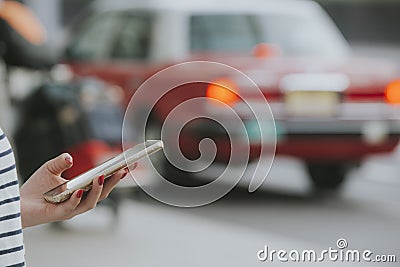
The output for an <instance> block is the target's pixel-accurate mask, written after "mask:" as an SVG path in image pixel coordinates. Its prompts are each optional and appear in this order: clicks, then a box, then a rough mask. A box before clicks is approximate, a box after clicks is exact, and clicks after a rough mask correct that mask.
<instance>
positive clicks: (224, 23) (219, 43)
mask: <svg viewBox="0 0 400 267" xmlns="http://www.w3.org/2000/svg"><path fill="white" fill-rule="evenodd" d="M259 37H260V36H259V34H258V32H257V28H256V25H255V24H254V20H253V19H252V18H251V16H247V15H236V14H232V15H230V14H223V15H222V14H221V15H219V14H216V15H194V16H192V17H191V19H190V48H191V50H192V51H198V52H200V51H215V52H223V51H225V52H249V51H251V49H252V48H254V46H255V45H257V43H259V42H260V41H261V39H260V38H259Z"/></svg>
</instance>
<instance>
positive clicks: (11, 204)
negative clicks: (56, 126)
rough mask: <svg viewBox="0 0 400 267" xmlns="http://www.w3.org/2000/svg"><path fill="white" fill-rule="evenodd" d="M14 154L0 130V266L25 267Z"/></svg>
mask: <svg viewBox="0 0 400 267" xmlns="http://www.w3.org/2000/svg"><path fill="white" fill-rule="evenodd" d="M24 254H25V251H24V244H23V237H22V227H21V207H20V196H19V186H18V179H17V171H16V167H15V159H14V154H13V151H12V149H11V146H10V143H9V142H8V140H7V137H6V136H5V134H4V133H3V131H2V130H1V129H0V266H25V259H24Z"/></svg>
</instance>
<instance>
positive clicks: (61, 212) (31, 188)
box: [0, 1, 128, 266]
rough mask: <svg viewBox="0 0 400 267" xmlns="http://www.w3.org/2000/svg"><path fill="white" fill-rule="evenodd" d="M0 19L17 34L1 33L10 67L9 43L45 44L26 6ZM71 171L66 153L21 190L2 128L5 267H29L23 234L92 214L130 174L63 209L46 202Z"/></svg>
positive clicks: (1, 262) (0, 254)
mask: <svg viewBox="0 0 400 267" xmlns="http://www.w3.org/2000/svg"><path fill="white" fill-rule="evenodd" d="M0 19H1V20H2V21H1V23H2V25H3V26H4V23H6V24H7V27H10V28H12V29H13V30H15V32H14V33H12V34H10V31H9V29H10V28H4V27H2V28H1V30H2V32H0V41H2V42H3V44H4V43H5V46H2V47H1V48H2V50H5V51H2V52H3V59H4V60H5V61H6V64H7V63H8V62H7V57H6V56H7V55H9V52H10V51H12V49H15V47H13V45H12V44H11V45H10V43H12V42H11V40H10V39H7V38H8V37H9V38H15V37H17V38H21V37H22V38H23V39H24V40H25V41H27V42H29V43H31V44H32V45H39V44H41V43H43V42H44V39H45V32H44V30H42V28H41V27H40V24H39V23H38V22H37V21H36V20H35V17H34V16H33V14H32V13H31V12H30V11H29V10H28V9H27V8H25V7H24V6H23V5H22V4H20V3H18V2H15V1H0ZM35 25H36V26H35ZM4 29H5V30H4ZM15 33H17V34H15ZM16 35H18V36H16ZM8 59H10V57H8ZM25 60H26V59H25ZM33 64H35V62H33ZM32 141H33V142H34V140H32ZM72 166H73V159H72V157H71V155H69V154H68V153H64V154H62V155H60V156H58V157H56V158H54V159H52V160H49V161H48V162H46V163H45V164H43V165H42V166H41V167H40V168H39V169H38V170H37V171H36V172H35V173H34V174H33V175H32V176H31V177H30V178H29V179H28V180H27V181H26V182H25V183H24V185H23V186H22V187H21V188H19V183H18V177H17V170H16V164H15V158H14V154H13V150H12V148H11V145H10V143H9V141H8V139H7V137H6V135H5V134H4V132H3V130H2V129H1V128H0V266H25V259H24V245H23V233H22V229H23V228H26V227H31V226H36V225H39V224H44V223H49V222H55V221H60V220H66V219H70V218H73V217H75V216H76V215H79V214H82V213H84V212H86V211H89V210H91V209H93V208H94V207H95V206H96V204H97V203H98V202H99V201H101V200H103V199H104V198H106V197H107V196H108V195H109V193H110V192H111V191H112V190H113V188H114V187H115V186H116V184H117V183H118V182H119V181H120V180H121V179H122V178H124V177H125V176H126V175H127V173H128V170H127V169H125V170H121V171H119V172H117V173H115V174H114V175H113V176H111V177H110V178H108V179H107V182H106V183H105V182H104V176H100V177H97V178H95V179H94V180H93V186H92V189H91V190H90V191H89V192H88V193H87V195H85V196H84V195H83V193H84V191H83V190H77V191H75V192H74V193H73V195H72V196H71V197H70V199H69V200H67V201H65V202H63V203H60V204H51V203H48V202H46V201H45V200H44V198H43V193H44V192H46V191H48V190H50V189H52V188H54V187H55V186H58V185H60V184H62V183H64V182H65V181H66V180H65V179H63V178H62V177H61V174H62V173H63V172H64V171H65V170H67V169H69V168H71V167H72Z"/></svg>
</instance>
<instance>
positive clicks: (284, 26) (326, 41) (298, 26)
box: [260, 14, 347, 56]
mask: <svg viewBox="0 0 400 267" xmlns="http://www.w3.org/2000/svg"><path fill="white" fill-rule="evenodd" d="M260 18H261V20H260V21H261V25H262V26H263V30H264V36H265V42H267V43H273V44H276V45H278V46H279V47H280V48H281V49H282V50H283V51H284V53H285V54H287V55H317V56H338V55H341V54H343V53H345V52H346V50H347V47H346V44H345V42H344V40H343V38H342V36H341V35H340V34H339V33H338V32H337V31H335V29H334V28H333V27H332V25H330V24H327V23H326V21H324V20H321V19H318V18H317V17H312V16H310V17H306V16H300V15H283V14H279V15H278V14H268V15H265V16H262V17H260Z"/></svg>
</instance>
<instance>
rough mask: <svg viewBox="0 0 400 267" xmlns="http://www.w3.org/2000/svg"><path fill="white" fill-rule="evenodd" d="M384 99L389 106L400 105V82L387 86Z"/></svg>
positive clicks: (396, 81)
mask: <svg viewBox="0 0 400 267" xmlns="http://www.w3.org/2000/svg"><path fill="white" fill-rule="evenodd" d="M385 97H386V101H387V102H388V103H390V104H400V80H395V81H393V82H391V83H389V84H388V86H387V87H386V91H385Z"/></svg>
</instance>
